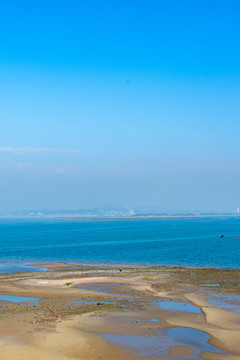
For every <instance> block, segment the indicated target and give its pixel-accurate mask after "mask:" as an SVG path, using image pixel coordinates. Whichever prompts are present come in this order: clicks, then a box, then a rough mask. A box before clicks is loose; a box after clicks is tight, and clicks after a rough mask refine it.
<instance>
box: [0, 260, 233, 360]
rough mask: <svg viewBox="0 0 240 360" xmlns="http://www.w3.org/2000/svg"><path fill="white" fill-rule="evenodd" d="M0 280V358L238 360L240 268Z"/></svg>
mask: <svg viewBox="0 0 240 360" xmlns="http://www.w3.org/2000/svg"><path fill="white" fill-rule="evenodd" d="M34 266H35V267H36V266H39V267H44V268H48V269H49V271H40V272H29V273H26V272H25V273H15V274H0V324H1V326H0V346H1V357H0V358H1V360H15V359H16V360H33V359H34V360H40V359H41V360H43V359H48V360H67V359H69V360H74V359H86V360H90V359H91V360H95V359H96V360H97V359H98V360H99V359H104V360H114V359H116V360H118V359H119V360H120V359H121V360H122V359H126V360H128V359H129V360H132V359H144V358H146V359H179V360H181V359H217V360H219V359H240V270H224V269H199V268H170V267H134V266H131V267H128V266H125V267H121V268H119V267H117V266H96V265H89V266H86V265H80V264H66V263H58V264H38V265H34Z"/></svg>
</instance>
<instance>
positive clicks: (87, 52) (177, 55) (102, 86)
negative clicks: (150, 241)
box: [0, 0, 240, 211]
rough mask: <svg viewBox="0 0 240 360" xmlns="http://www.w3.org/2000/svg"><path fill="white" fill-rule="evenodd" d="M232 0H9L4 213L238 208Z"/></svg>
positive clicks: (0, 50) (1, 178)
mask: <svg viewBox="0 0 240 360" xmlns="http://www.w3.org/2000/svg"><path fill="white" fill-rule="evenodd" d="M239 14H240V5H239V2H238V1H231V0H230V1H181V2H180V1H169V2H163V1H147V2H146V1H121V2H113V1H58V2H57V1H50V2H49V1H48V2H47V1H41V2H38V1H35V2H32V1H21V2H19V1H18V2H17V1H9V2H6V3H2V4H1V12H0V120H1V131H0V210H18V209H33V208H34V209H40V208H52V209H61V208H69V209H76V208H89V207H95V206H103V205H105V204H109V203H111V204H112V203H113V204H119V205H121V206H126V207H130V208H134V207H136V206H142V205H146V206H155V207H159V208H160V209H161V208H164V209H166V208H168V209H182V210H201V211H203V210H206V211H233V210H235V209H236V208H237V207H238V206H240V192H239V179H240V157H239V134H240V116H239V115H240V109H239V95H240V87H239V79H240V66H239V64H240V46H239V45H240V44H239V35H240V21H239V20H240V19H239V17H240V15H239Z"/></svg>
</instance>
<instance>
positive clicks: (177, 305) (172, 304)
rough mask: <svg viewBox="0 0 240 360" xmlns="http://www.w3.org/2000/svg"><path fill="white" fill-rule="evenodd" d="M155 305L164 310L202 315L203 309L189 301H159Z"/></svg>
mask: <svg viewBox="0 0 240 360" xmlns="http://www.w3.org/2000/svg"><path fill="white" fill-rule="evenodd" d="M154 304H155V305H157V306H158V307H160V308H161V309H163V310H170V311H176V312H179V313H182V312H189V313H194V314H201V309H200V308H198V307H197V306H195V305H193V304H192V303H190V302H189V301H174V300H159V301H157V302H155V303H154Z"/></svg>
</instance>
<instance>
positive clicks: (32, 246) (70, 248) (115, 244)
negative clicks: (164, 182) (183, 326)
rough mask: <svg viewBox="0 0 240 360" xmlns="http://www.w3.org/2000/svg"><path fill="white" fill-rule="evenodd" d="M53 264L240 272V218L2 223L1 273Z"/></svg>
mask: <svg viewBox="0 0 240 360" xmlns="http://www.w3.org/2000/svg"><path fill="white" fill-rule="evenodd" d="M221 234H224V235H225V237H223V238H220V237H219V236H220V235H221ZM238 237H239V238H238ZM49 261H50V262H55V261H64V262H78V263H102V264H141V265H145V264H149V265H173V266H179V265H180V266H192V267H219V268H240V218H239V217H235V218H234V217H233V218H198V219H194V218H188V219H183V218H178V219H152V220H149V219H148V220H99V221H98V220H94V221H92V220H91V221H70V220H66V221H65V220H61V221H60V220H3V219H1V220H0V272H1V266H2V267H3V266H10V267H11V266H16V265H18V266H19V265H23V264H28V263H37V262H49Z"/></svg>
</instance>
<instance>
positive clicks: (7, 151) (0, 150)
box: [0, 146, 83, 155]
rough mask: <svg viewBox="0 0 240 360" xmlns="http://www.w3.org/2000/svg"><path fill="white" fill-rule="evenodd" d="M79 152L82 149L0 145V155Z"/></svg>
mask: <svg viewBox="0 0 240 360" xmlns="http://www.w3.org/2000/svg"><path fill="white" fill-rule="evenodd" d="M56 153H62V154H80V153H83V151H82V150H78V149H54V148H47V147H46V148H41V147H12V146H2V147H0V155H28V154H29V155H34V154H36V155H37V154H42V155H47V154H56Z"/></svg>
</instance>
